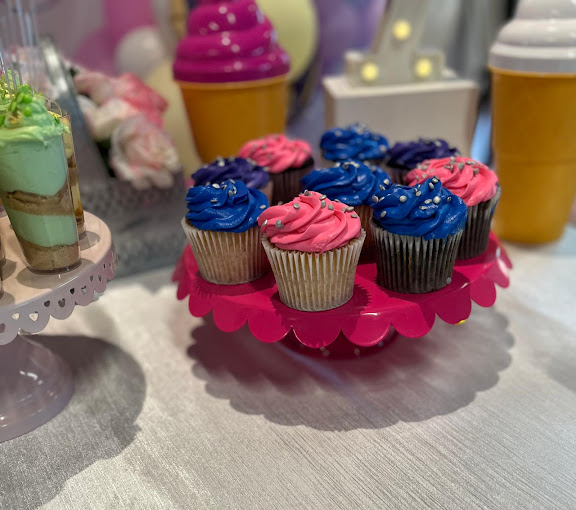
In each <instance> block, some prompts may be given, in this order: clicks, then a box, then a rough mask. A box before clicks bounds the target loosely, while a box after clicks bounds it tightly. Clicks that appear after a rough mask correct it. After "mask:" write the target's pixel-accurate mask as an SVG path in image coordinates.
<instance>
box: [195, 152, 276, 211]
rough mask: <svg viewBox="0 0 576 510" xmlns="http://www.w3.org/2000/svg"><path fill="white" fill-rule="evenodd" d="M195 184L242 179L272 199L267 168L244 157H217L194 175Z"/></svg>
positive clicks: (206, 184)
mask: <svg viewBox="0 0 576 510" xmlns="http://www.w3.org/2000/svg"><path fill="white" fill-rule="evenodd" d="M192 179H193V181H194V186H209V185H210V184H213V183H217V184H219V183H221V182H222V181H226V180H228V179H232V180H234V181H241V182H243V183H244V184H246V186H248V187H249V188H252V189H257V190H259V191H261V192H262V193H264V194H265V195H266V198H267V199H268V201H270V200H271V199H272V181H271V180H270V175H269V174H268V172H267V171H266V169H265V168H264V167H262V166H259V165H257V164H255V163H254V162H253V161H249V160H247V159H244V158H217V159H215V160H214V161H212V163H210V164H208V165H205V166H203V167H201V168H199V169H198V170H197V171H196V173H195V174H193V175H192Z"/></svg>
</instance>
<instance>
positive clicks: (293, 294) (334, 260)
mask: <svg viewBox="0 0 576 510" xmlns="http://www.w3.org/2000/svg"><path fill="white" fill-rule="evenodd" d="M365 237H366V233H365V232H364V230H362V233H361V235H360V237H359V238H357V239H353V240H352V241H350V242H349V243H348V244H347V245H346V246H343V247H342V248H336V249H335V250H330V251H327V252H324V253H306V252H299V251H288V250H282V249H280V248H277V247H276V246H274V245H273V244H272V243H271V242H270V241H269V240H268V238H266V237H265V236H263V237H262V245H263V246H264V249H265V250H266V254H267V255H268V259H269V260H270V265H271V266H272V271H273V272H274V277H275V278H276V283H277V284H278V293H279V294H280V300H281V301H282V303H284V304H285V305H286V306H289V307H290V308H294V309H296V310H302V311H304V312H320V311H323V310H331V309H333V308H338V307H339V306H342V305H343V304H345V303H347V302H348V301H350V299H351V298H352V295H353V294H354V279H355V277H356V267H357V266H358V260H359V258H360V252H361V251H362V245H363V244H364V239H365Z"/></svg>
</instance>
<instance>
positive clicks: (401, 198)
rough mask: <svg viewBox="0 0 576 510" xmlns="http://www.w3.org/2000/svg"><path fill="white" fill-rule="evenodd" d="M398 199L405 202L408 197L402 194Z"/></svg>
mask: <svg viewBox="0 0 576 510" xmlns="http://www.w3.org/2000/svg"><path fill="white" fill-rule="evenodd" d="M399 200H400V202H402V203H404V202H406V200H408V197H407V196H406V195H402V196H401V197H400V198H399Z"/></svg>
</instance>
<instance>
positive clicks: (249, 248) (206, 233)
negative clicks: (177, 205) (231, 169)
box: [182, 179, 269, 285]
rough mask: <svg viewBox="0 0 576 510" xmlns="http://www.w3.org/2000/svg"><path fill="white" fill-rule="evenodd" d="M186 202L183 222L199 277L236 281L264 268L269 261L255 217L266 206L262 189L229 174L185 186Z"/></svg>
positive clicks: (256, 274) (258, 273) (246, 279)
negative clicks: (216, 180) (219, 179)
mask: <svg viewBox="0 0 576 510" xmlns="http://www.w3.org/2000/svg"><path fill="white" fill-rule="evenodd" d="M186 202H187V204H188V213H187V214H186V217H185V218H184V219H183V220H182V227H183V229H184V232H185V233H186V236H187V237H188V241H189V242H190V247H191V248H192V251H193V252H194V257H195V258H196V262H197V263H198V269H199V270H200V275H201V276H202V278H204V279H205V280H206V281H208V282H211V283H216V284H219V285H237V284H239V283H246V282H249V281H252V280H255V279H257V278H260V277H261V276H262V275H263V274H264V273H266V271H267V270H268V267H269V265H268V261H267V258H266V254H265V253H264V249H263V248H262V243H261V240H260V230H259V228H258V217H259V216H260V215H261V214H262V212H263V211H265V210H266V209H267V208H268V199H267V198H266V196H265V195H264V193H262V192H261V191H258V190H255V189H251V188H248V187H247V186H246V185H245V184H244V183H243V182H241V181H234V180H233V179H229V180H227V181H224V182H221V183H220V184H217V183H214V184H211V185H209V186H195V187H193V188H190V189H189V190H188V195H187V196H186Z"/></svg>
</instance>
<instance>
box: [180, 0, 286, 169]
mask: <svg viewBox="0 0 576 510" xmlns="http://www.w3.org/2000/svg"><path fill="white" fill-rule="evenodd" d="M173 70H174V78H175V80H176V81H177V82H178V84H179V86H180V90H181V92H182V97H183V99H184V103H185V105H186V112H187V114H188V120H189V122H190V126H191V128H192V133H193V137H194V142H195V145H196V149H197V151H198V154H199V155H200V158H201V159H202V160H203V161H204V162H210V161H213V160H214V159H215V158H217V157H218V156H230V155H233V154H236V153H237V152H238V150H239V149H240V147H242V145H243V144H244V143H245V142H247V141H248V140H251V139H254V138H259V137H262V136H265V135H267V134H269V133H282V132H283V131H284V130H285V127H286V115H287V100H288V99H287V76H288V72H289V70H290V62H289V57H288V54H287V53H286V52H285V51H284V50H283V49H282V48H281V47H280V46H279V45H278V42H277V36H276V32H275V30H274V27H273V26H272V24H271V23H270V21H269V20H268V19H267V18H266V17H265V16H264V15H263V14H262V12H261V11H260V9H259V8H258V6H257V5H256V2H255V0H239V1H231V0H199V2H198V5H197V6H196V7H195V8H194V9H192V11H191V12H190V15H189V18H188V34H187V36H186V37H185V38H184V39H183V40H182V41H180V43H179V45H178V49H177V52H176V59H175V62H174V68H173Z"/></svg>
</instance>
